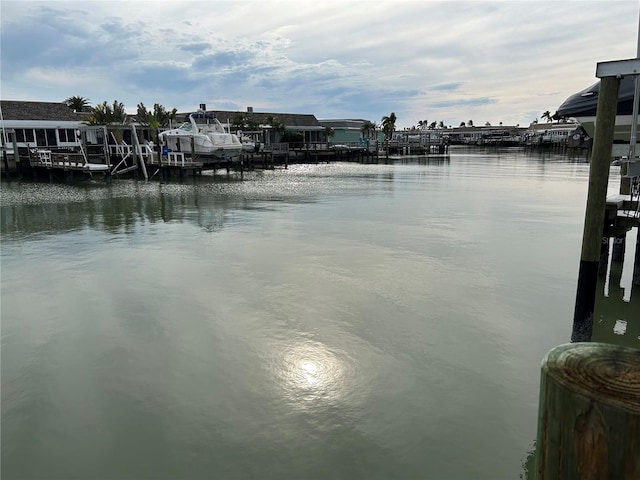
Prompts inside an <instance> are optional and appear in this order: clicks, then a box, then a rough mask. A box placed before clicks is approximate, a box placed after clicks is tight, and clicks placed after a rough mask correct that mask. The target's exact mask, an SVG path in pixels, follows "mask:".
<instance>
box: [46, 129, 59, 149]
mask: <svg viewBox="0 0 640 480" xmlns="http://www.w3.org/2000/svg"><path fill="white" fill-rule="evenodd" d="M45 134H46V136H47V145H48V146H50V147H55V146H56V145H58V139H57V138H56V131H55V129H53V128H47V129H46V130H45Z"/></svg>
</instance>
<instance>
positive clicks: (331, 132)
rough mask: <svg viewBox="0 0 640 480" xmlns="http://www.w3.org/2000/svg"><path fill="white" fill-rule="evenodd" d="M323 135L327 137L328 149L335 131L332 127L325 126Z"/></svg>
mask: <svg viewBox="0 0 640 480" xmlns="http://www.w3.org/2000/svg"><path fill="white" fill-rule="evenodd" d="M324 134H325V136H326V137H327V148H329V139H330V138H333V136H334V135H335V134H336V131H335V130H334V129H333V127H330V126H328V125H327V126H326V127H324Z"/></svg>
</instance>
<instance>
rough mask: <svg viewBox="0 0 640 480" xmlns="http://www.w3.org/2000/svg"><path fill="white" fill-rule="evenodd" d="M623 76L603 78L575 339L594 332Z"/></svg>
mask: <svg viewBox="0 0 640 480" xmlns="http://www.w3.org/2000/svg"><path fill="white" fill-rule="evenodd" d="M619 86H620V79H619V78H618V77H616V76H605V77H603V78H602V79H601V81H600V93H599V97H598V107H597V120H596V130H595V136H594V142H593V151H592V155H591V166H590V169H589V190H588V194H587V207H586V212H585V221H584V231H583V237H582V252H581V257H580V268H579V271H578V286H577V292H576V303H575V310H574V315H573V329H572V334H571V341H572V342H588V341H590V340H591V334H592V332H593V314H594V308H595V300H596V289H597V283H598V265H599V263H600V246H601V243H602V234H603V231H604V220H605V206H606V200H607V186H608V183H609V166H610V164H611V148H612V145H613V129H614V125H615V117H616V110H617V105H618V88H619Z"/></svg>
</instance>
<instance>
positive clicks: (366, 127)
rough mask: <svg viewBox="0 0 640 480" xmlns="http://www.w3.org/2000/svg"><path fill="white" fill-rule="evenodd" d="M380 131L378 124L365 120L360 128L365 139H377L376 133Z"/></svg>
mask: <svg viewBox="0 0 640 480" xmlns="http://www.w3.org/2000/svg"><path fill="white" fill-rule="evenodd" d="M377 130H378V125H377V124H376V122H371V121H369V120H365V121H364V122H363V123H362V127H360V131H361V132H362V136H363V137H365V138H372V137H375V134H376V131H377Z"/></svg>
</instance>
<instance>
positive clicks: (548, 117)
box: [541, 110, 553, 123]
mask: <svg viewBox="0 0 640 480" xmlns="http://www.w3.org/2000/svg"><path fill="white" fill-rule="evenodd" d="M541 118H546V119H547V123H551V122H552V121H553V117H552V116H551V112H550V111H549V110H547V111H546V112H544V113H543V114H542V117H541Z"/></svg>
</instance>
